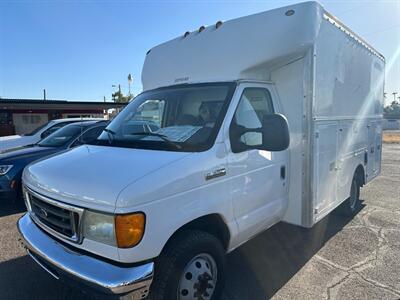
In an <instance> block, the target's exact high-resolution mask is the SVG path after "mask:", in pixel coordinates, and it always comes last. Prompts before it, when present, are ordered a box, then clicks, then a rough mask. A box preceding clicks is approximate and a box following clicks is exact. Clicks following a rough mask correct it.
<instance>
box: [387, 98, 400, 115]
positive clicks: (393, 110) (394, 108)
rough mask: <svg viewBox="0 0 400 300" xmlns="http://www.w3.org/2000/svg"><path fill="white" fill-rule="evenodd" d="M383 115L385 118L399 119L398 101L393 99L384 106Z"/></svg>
mask: <svg viewBox="0 0 400 300" xmlns="http://www.w3.org/2000/svg"><path fill="white" fill-rule="evenodd" d="M384 116H385V118H386V119H400V103H399V102H397V101H393V102H392V103H391V104H390V105H388V106H386V107H385V108H384Z"/></svg>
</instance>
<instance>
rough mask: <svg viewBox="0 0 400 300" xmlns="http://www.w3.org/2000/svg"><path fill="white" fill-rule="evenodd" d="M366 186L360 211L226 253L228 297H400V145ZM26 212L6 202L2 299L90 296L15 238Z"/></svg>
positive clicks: (1, 224)
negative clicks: (37, 259) (60, 279)
mask: <svg viewBox="0 0 400 300" xmlns="http://www.w3.org/2000/svg"><path fill="white" fill-rule="evenodd" d="M382 167H383V170H382V175H381V176H380V177H379V178H378V179H376V180H375V181H374V182H372V183H371V184H369V185H368V186H366V187H365V188H364V189H362V192H361V199H362V200H363V205H362V208H361V210H360V211H359V213H358V214H357V216H356V217H355V218H354V219H352V220H349V219H346V218H343V217H339V216H336V215H330V216H328V217H326V218H325V219H324V220H322V221H321V222H320V223H318V224H317V225H316V226H315V227H314V228H312V229H303V228H298V227H295V226H291V225H287V224H277V225H276V226H274V227H272V228H271V229H270V230H268V231H267V232H265V233H263V234H261V235H259V236H258V237H257V238H255V239H253V240H252V241H250V242H249V243H247V244H246V245H244V246H242V247H240V248H239V249H237V250H236V251H234V252H233V253H232V254H230V255H229V257H228V262H229V270H228V272H229V274H228V282H227V287H226V292H225V295H224V300H228V299H229V300H231V299H232V300H244V299H251V300H258V299H269V298H273V299H346V300H347V299H400V145H398V144H397V145H396V144H392V145H385V146H384V148H383V164H382ZM20 216H21V213H20V212H18V210H17V209H16V208H15V207H13V206H10V205H9V206H7V207H5V206H4V205H3V204H0V299H42V300H46V299H89V297H88V296H86V295H85V294H82V293H80V292H79V291H76V290H72V289H70V288H69V287H66V286H64V285H62V284H60V283H59V282H57V281H56V280H54V279H53V278H52V277H50V275H47V274H46V273H45V272H44V271H42V270H41V269H40V268H39V267H38V266H36V265H35V264H34V263H33V262H32V261H31V260H30V259H29V258H28V257H27V256H26V255H25V253H24V251H22V250H21V249H20V248H19V247H18V246H17V242H16V228H15V223H16V221H17V219H18V218H19V217H20Z"/></svg>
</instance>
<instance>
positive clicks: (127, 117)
mask: <svg viewBox="0 0 400 300" xmlns="http://www.w3.org/2000/svg"><path fill="white" fill-rule="evenodd" d="M384 66H385V63H384V58H383V56H382V55H381V54H379V53H378V52H377V51H376V50H375V49H374V48H373V47H372V46H370V45H368V44H367V43H366V42H365V41H364V40H363V39H362V38H360V37H359V36H358V35H357V34H355V33H354V32H352V31H351V30H350V29H349V28H347V27H346V26H345V25H343V24H342V23H341V22H340V21H338V20H337V19H336V18H335V17H334V16H332V15H331V14H329V13H328V12H326V11H325V10H324V9H323V7H321V6H320V5H319V4H318V3H316V2H306V3H301V4H297V5H291V6H288V7H284V8H279V9H274V10H271V11H267V12H263V13H259V14H256V15H252V16H247V17H243V18H239V19H235V20H231V21H227V22H224V23H222V22H218V23H216V24H215V25H212V26H208V27H200V29H199V30H196V31H193V32H187V33H185V34H184V35H182V36H179V37H178V38H176V39H173V40H171V41H169V42H166V43H164V44H161V45H158V46H156V47H154V48H152V49H151V50H150V51H149V52H148V53H147V55H146V60H145V63H144V66H143V72H142V82H143V88H144V91H143V93H141V94H140V95H138V96H137V97H136V98H135V99H134V101H132V102H131V103H130V104H129V105H128V106H127V107H126V108H125V109H124V110H123V111H122V112H121V113H120V114H119V115H118V116H117V117H116V118H115V119H114V120H113V121H112V122H111V123H110V124H109V126H108V127H107V128H106V129H105V131H104V132H103V133H102V134H101V136H100V137H99V138H98V140H97V141H96V143H95V144H94V145H85V146H80V147H77V148H75V149H72V150H70V151H68V152H65V153H62V154H60V155H57V156H53V157H50V158H48V159H45V160H42V161H40V162H36V163H34V164H32V165H30V166H28V167H27V168H25V171H24V174H23V183H24V189H25V192H24V195H25V199H26V204H27V207H28V213H27V214H26V215H25V216H23V217H22V218H21V219H20V220H19V221H18V228H19V232H20V234H21V236H22V239H21V240H22V242H23V244H24V245H25V247H26V248H27V250H28V253H29V255H30V256H32V258H33V259H34V260H35V261H36V262H37V263H38V264H40V265H41V266H42V267H43V268H44V269H46V270H47V271H48V272H49V273H50V274H52V275H53V276H54V277H55V278H57V279H61V280H66V281H68V280H73V281H77V282H81V283H83V284H84V285H86V286H89V287H92V288H94V289H95V290H97V291H102V292H105V293H109V294H111V295H113V296H118V297H127V298H130V299H142V298H145V297H146V296H149V297H150V299H180V300H184V299H218V298H219V296H220V294H221V289H222V286H223V281H224V276H225V270H224V255H225V254H226V253H228V252H230V251H232V250H233V249H235V248H237V247H239V246H240V245H242V244H243V243H245V242H246V241H248V240H249V239H251V238H252V237H254V236H255V235H257V234H258V233H260V232H262V231H264V230H266V229H268V228H269V227H270V226H272V225H273V224H275V223H277V222H280V221H284V222H289V223H292V224H296V225H299V226H304V227H311V226H313V225H314V224H315V223H317V222H318V221H319V220H321V219H322V218H324V217H325V216H326V215H327V214H328V213H329V212H331V211H332V210H333V209H335V208H336V207H338V206H340V207H339V209H342V210H343V212H346V213H348V214H354V213H355V212H357V205H358V203H359V190H360V187H362V186H363V185H365V184H367V183H368V182H369V181H371V180H372V179H373V178H375V177H376V176H377V175H379V173H380V165H381V120H382V106H383V81H384V80H383V77H384Z"/></svg>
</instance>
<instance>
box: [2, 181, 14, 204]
mask: <svg viewBox="0 0 400 300" xmlns="http://www.w3.org/2000/svg"><path fill="white" fill-rule="evenodd" d="M10 184H11V180H0V199H1V200H15V199H16V197H17V190H16V189H12V188H11V187H10Z"/></svg>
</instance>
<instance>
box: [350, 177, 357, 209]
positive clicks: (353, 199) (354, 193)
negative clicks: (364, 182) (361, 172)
mask: <svg viewBox="0 0 400 300" xmlns="http://www.w3.org/2000/svg"><path fill="white" fill-rule="evenodd" d="M357 194H358V193H357V184H356V182H355V181H353V182H352V184H351V192H350V208H351V210H352V211H354V210H355V209H356V205H357V196H358V195H357Z"/></svg>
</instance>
